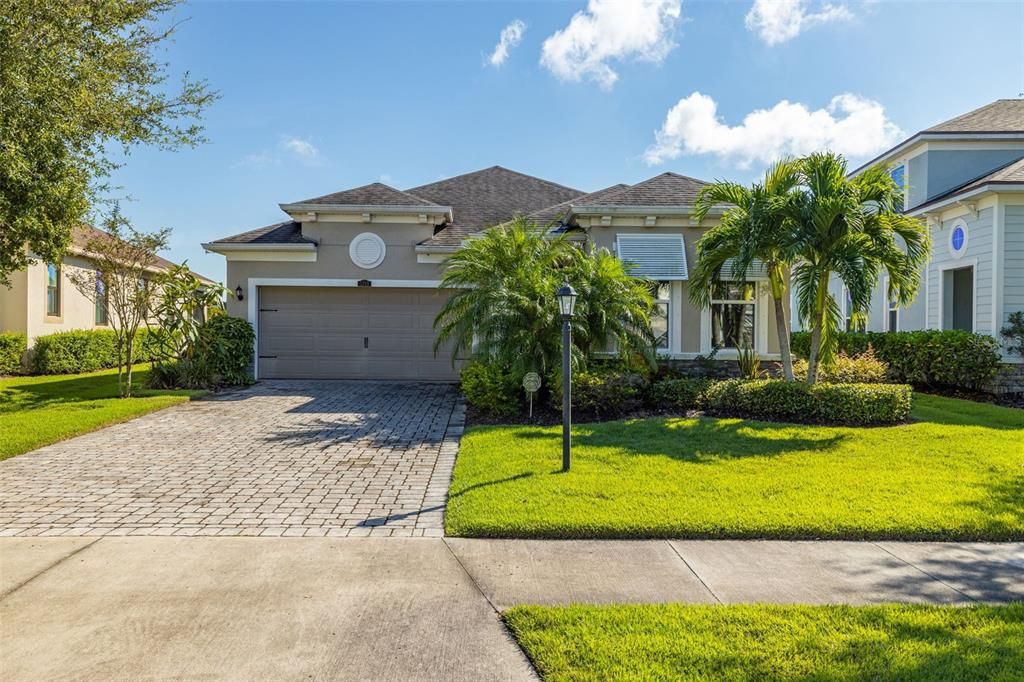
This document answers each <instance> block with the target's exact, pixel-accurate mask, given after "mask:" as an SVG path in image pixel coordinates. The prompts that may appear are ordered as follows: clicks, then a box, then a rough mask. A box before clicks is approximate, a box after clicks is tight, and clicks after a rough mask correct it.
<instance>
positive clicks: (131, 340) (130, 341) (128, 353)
mask: <svg viewBox="0 0 1024 682" xmlns="http://www.w3.org/2000/svg"><path fill="white" fill-rule="evenodd" d="M134 345H135V337H134V335H133V334H130V335H128V336H127V338H126V340H125V345H124V346H125V353H124V362H125V365H127V375H128V380H127V381H126V382H125V386H124V391H123V392H122V393H121V395H122V396H123V397H125V398H130V397H131V396H132V351H133V350H134Z"/></svg>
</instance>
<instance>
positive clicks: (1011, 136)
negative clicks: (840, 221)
mask: <svg viewBox="0 0 1024 682" xmlns="http://www.w3.org/2000/svg"><path fill="white" fill-rule="evenodd" d="M963 140H993V141H1001V140H1024V132H1019V133H1018V132H1013V133H928V132H920V133H917V134H916V135H913V136H911V137H910V138H908V139H906V140H904V141H903V142H901V143H900V144H898V145H896V146H895V147H893V148H892V149H890V150H889V151H887V152H882V153H881V154H879V155H878V156H876V157H875V158H873V159H871V160H870V161H868V162H867V163H865V164H863V165H861V166H860V167H859V168H856V169H854V170H853V171H851V172H850V174H849V177H851V178H852V177H856V176H858V175H860V174H861V173H863V172H864V171H865V170H867V169H868V168H870V167H872V166H876V165H880V164H882V163H885V162H888V161H889V160H890V159H892V158H893V157H894V156H899V155H900V154H901V153H902V152H904V151H910V150H911V149H912V148H913V147H914V146H915V145H917V144H918V143H921V142H928V141H932V142H940V141H954V142H961V141H963ZM934 146H935V147H941V146H942V145H934ZM925 147H926V149H925V151H927V147H928V145H927V144H926V145H925ZM957 147H958V148H967V149H969V147H966V146H964V145H962V144H961V145H957ZM982 148H987V147H982ZM914 156H917V154H915V155H914Z"/></svg>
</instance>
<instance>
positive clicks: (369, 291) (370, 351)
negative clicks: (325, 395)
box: [257, 287, 458, 381]
mask: <svg viewBox="0 0 1024 682" xmlns="http://www.w3.org/2000/svg"><path fill="white" fill-rule="evenodd" d="M447 297H448V294H447V293H446V292H445V291H439V290H437V289H433V288H429V289H392V288H373V287H260V289H259V301H258V304H259V350H258V353H257V355H258V362H259V377H260V378H261V379H401V380H410V381H455V380H456V379H457V378H458V370H457V369H456V368H453V367H452V362H451V349H450V347H447V346H446V347H442V348H440V349H439V350H438V352H437V355H436V356H435V355H434V338H435V335H434V326H433V325H434V318H435V316H436V315H437V313H438V311H439V310H440V309H441V306H442V305H444V302H445V300H447Z"/></svg>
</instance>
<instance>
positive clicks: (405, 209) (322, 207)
mask: <svg viewBox="0 0 1024 682" xmlns="http://www.w3.org/2000/svg"><path fill="white" fill-rule="evenodd" d="M278 206H279V207H280V208H281V210H282V211H284V212H285V213H288V214H289V215H290V214H292V213H310V212H313V213H351V214H363V213H370V214H377V215H415V216H417V217H419V216H420V215H424V214H426V215H444V216H447V217H448V218H449V219H451V217H452V207H451V206H434V205H429V204H423V205H412V204H411V205H409V206H387V205H381V204H303V203H298V204H278ZM307 220H308V219H307Z"/></svg>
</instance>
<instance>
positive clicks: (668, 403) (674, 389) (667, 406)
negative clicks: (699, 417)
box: [647, 377, 711, 412]
mask: <svg viewBox="0 0 1024 682" xmlns="http://www.w3.org/2000/svg"><path fill="white" fill-rule="evenodd" d="M710 385H711V380H710V379H704V378H701V377H679V378H671V377H670V378H667V379H659V380H658V381H655V382H654V383H653V384H651V386H650V387H649V388H648V389H647V402H648V404H650V406H651V407H654V408H657V409H661V410H678V411H679V412H685V411H687V410H696V409H698V408H700V407H701V401H702V399H703V395H704V391H706V390H707V388H708V386H710Z"/></svg>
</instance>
